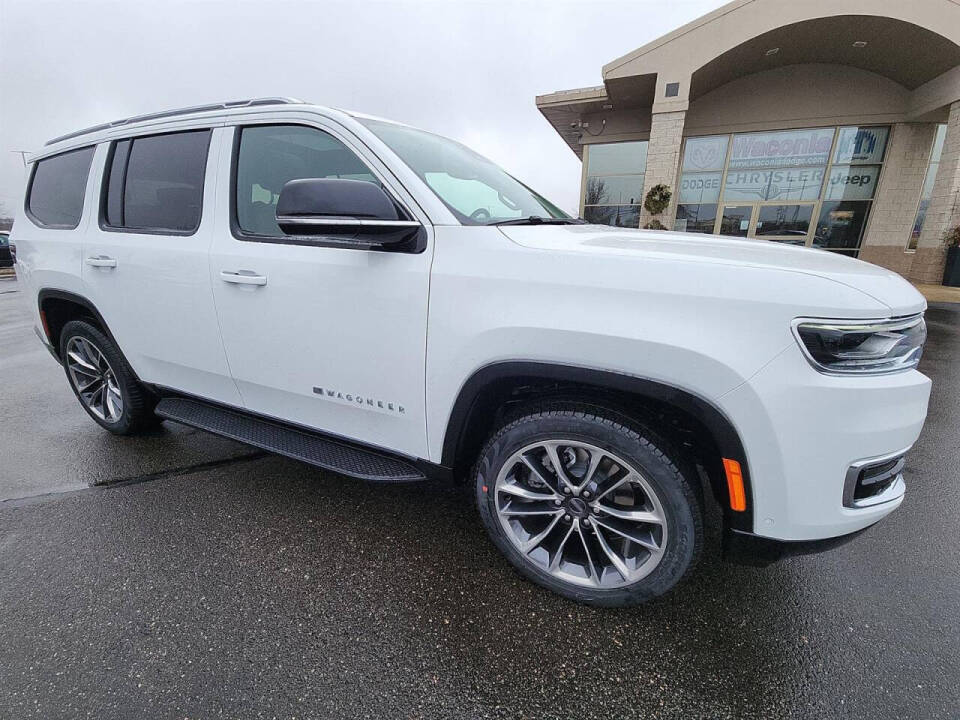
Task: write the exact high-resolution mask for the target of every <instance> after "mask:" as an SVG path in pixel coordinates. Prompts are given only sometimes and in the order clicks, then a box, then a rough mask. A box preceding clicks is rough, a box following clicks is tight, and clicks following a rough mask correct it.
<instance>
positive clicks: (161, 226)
mask: <svg viewBox="0 0 960 720" xmlns="http://www.w3.org/2000/svg"><path fill="white" fill-rule="evenodd" d="M209 144H210V131H209V130H191V131H189V132H181V133H171V134H168V135H153V136H150V137H138V138H133V139H132V140H121V141H118V142H117V143H115V145H114V149H113V154H112V157H111V161H110V165H109V171H108V175H107V178H106V182H105V186H106V188H107V193H106V199H105V202H104V221H105V222H106V224H107V225H109V226H111V227H116V228H124V229H128V230H148V231H154V232H157V231H159V232H164V231H166V232H176V233H190V232H193V231H195V230H196V229H197V227H198V226H199V225H200V213H201V209H202V206H203V179H204V175H205V173H206V168H207V148H208V146H209Z"/></svg>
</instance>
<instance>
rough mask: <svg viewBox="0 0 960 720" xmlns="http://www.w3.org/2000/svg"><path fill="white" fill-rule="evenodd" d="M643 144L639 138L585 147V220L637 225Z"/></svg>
mask: <svg viewBox="0 0 960 720" xmlns="http://www.w3.org/2000/svg"><path fill="white" fill-rule="evenodd" d="M647 145H648V143H647V142H646V141H642V142H622V143H603V144H596V145H589V146H587V148H586V152H587V182H586V187H585V188H584V195H583V217H584V219H585V220H587V221H588V222H592V223H598V224H602V225H616V226H618V227H639V226H640V205H641V203H642V202H643V180H644V174H645V173H646V169H647Z"/></svg>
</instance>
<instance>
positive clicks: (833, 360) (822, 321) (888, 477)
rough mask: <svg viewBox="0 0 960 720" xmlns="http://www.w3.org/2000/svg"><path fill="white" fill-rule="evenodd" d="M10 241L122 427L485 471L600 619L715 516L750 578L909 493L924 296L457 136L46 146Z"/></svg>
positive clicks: (524, 568) (545, 581) (247, 117)
mask: <svg viewBox="0 0 960 720" xmlns="http://www.w3.org/2000/svg"><path fill="white" fill-rule="evenodd" d="M14 237H15V238H16V240H17V243H18V245H19V247H20V258H19V263H18V269H19V270H20V272H21V275H22V277H23V280H24V283H25V286H26V294H27V296H28V297H29V298H30V302H31V305H32V307H33V311H34V323H35V328H36V332H37V335H38V336H39V337H40V339H41V341H42V342H43V343H45V344H46V345H47V347H48V348H49V350H50V352H51V353H52V354H53V356H54V357H55V358H56V359H57V361H58V362H60V363H62V364H63V366H64V370H65V372H66V376H67V379H68V381H69V383H70V386H71V387H72V388H73V390H74V392H75V394H76V396H77V398H78V399H79V401H80V403H81V404H82V406H83V408H84V409H85V410H86V411H87V413H89V415H90V416H91V417H92V418H93V419H94V420H95V421H96V422H97V423H99V424H100V425H101V426H103V427H104V428H106V429H107V430H109V431H110V432H113V433H116V434H118V435H127V434H132V433H136V432H139V431H141V430H143V429H144V428H147V427H149V426H150V425H151V424H153V423H155V422H157V421H158V418H161V419H167V420H172V421H176V422H181V423H186V424H188V425H192V426H195V427H199V428H203V429H205V430H209V431H211V432H214V433H219V434H221V435H224V436H227V437H230V438H235V439H237V440H241V441H244V442H247V443H250V444H252V445H256V446H258V447H262V448H266V449H268V450H272V451H274V452H278V453H281V454H283V455H287V456H290V457H293V458H297V459H299V460H302V461H304V462H308V463H312V464H314V465H317V466H320V467H323V468H326V469H329V470H334V471H336V472H339V473H342V474H345V475H351V476H354V477H357V478H362V479H364V480H367V481H375V482H385V483H395V482H408V481H415V480H422V479H424V478H427V477H437V478H450V479H464V478H465V479H467V481H468V482H470V483H471V485H472V494H473V501H474V502H475V503H476V506H477V508H478V510H479V514H480V519H481V520H482V522H483V524H484V526H485V527H486V530H487V532H488V533H489V535H490V538H491V539H492V541H493V542H494V544H495V545H496V546H497V547H498V548H499V549H500V550H501V551H502V552H503V553H504V555H505V556H506V557H507V558H508V559H509V561H510V562H511V563H513V565H514V566H515V567H516V568H517V569H518V570H519V571H520V572H521V573H523V574H524V575H525V576H526V577H528V578H530V579H531V580H533V581H534V582H537V583H539V584H541V585H543V586H545V587H547V588H550V589H552V590H554V591H556V592H558V593H560V594H562V595H564V596H566V597H569V598H573V599H576V600H579V601H582V602H587V603H593V604H597V605H608V606H610V605H629V604H635V603H639V602H643V601H646V600H649V599H651V598H654V597H657V596H659V595H662V594H663V593H665V592H667V591H668V590H670V589H671V588H673V587H674V586H675V585H676V584H677V583H678V582H679V581H680V580H681V579H682V578H684V577H685V576H686V575H687V574H688V573H689V572H690V571H691V569H692V568H693V567H694V565H695V564H696V562H697V559H698V557H699V556H700V554H701V550H702V548H703V546H704V543H705V542H706V539H707V537H708V535H707V534H706V533H705V531H704V518H705V517H706V516H707V513H706V510H707V507H708V505H710V504H713V505H715V506H718V507H719V509H720V511H721V513H722V517H723V548H722V550H723V554H724V556H725V557H727V558H729V559H733V560H740V561H746V562H753V563H757V564H763V563H767V562H770V561H772V560H774V559H776V558H778V557H781V556H783V555H785V554H792V553H797V552H809V551H812V550H815V549H823V548H826V547H831V546H833V545H836V544H838V543H839V542H843V541H845V540H847V539H849V538H851V537H853V536H854V535H855V534H856V533H857V532H859V531H860V530H863V529H864V528H867V527H869V526H870V525H872V524H874V523H876V522H877V521H879V520H880V519H882V518H883V517H885V516H886V515H888V514H889V513H891V512H892V511H893V510H895V509H896V508H897V507H898V506H899V505H900V503H901V502H902V501H903V498H904V492H905V484H904V477H903V468H904V464H905V460H904V458H905V455H906V453H907V451H908V450H909V449H910V447H911V446H912V445H913V443H914V441H915V440H916V439H917V436H918V435H919V433H920V430H921V427H922V426H923V423H924V419H925V417H926V412H927V400H928V396H929V392H930V381H929V380H928V379H927V378H926V377H924V376H923V375H921V374H920V373H919V372H918V371H917V370H916V367H917V363H918V362H919V360H920V355H921V352H922V349H923V344H924V340H925V337H926V330H925V325H924V320H923V312H924V310H925V307H926V304H925V302H924V299H923V297H922V296H921V295H920V294H919V293H918V292H917V291H916V290H915V289H914V288H913V287H912V286H911V285H910V284H909V283H907V282H906V281H905V280H903V279H902V278H901V277H900V276H898V275H896V274H895V273H893V272H890V271H888V270H885V269H882V268H878V267H875V266H872V265H868V264H866V263H863V262H860V261H857V260H854V259H851V258H847V257H841V256H838V255H834V254H831V253H825V252H817V251H815V250H810V249H806V248H797V247H791V246H785V245H783V244H781V243H772V242H764V241H760V240H746V239H739V238H726V237H711V236H696V237H691V236H689V235H686V234H677V233H667V232H655V231H647V230H638V229H624V228H611V227H607V226H599V225H588V224H586V223H584V222H583V221H582V220H578V219H575V218H572V217H570V216H568V215H567V214H566V213H564V212H562V211H561V210H559V209H558V208H557V207H556V206H554V205H553V204H551V203H550V202H548V201H547V200H545V199H544V198H543V197H541V196H540V195H538V194H537V193H535V192H533V191H532V190H530V189H529V188H528V187H526V186H525V185H523V184H522V183H520V182H518V181H517V180H516V179H514V178H513V177H511V176H510V175H508V174H507V173H506V172H504V171H503V170H502V169H500V168H499V167H497V166H496V165H494V164H493V163H491V162H489V161H488V160H485V159H484V158H482V157H480V156H479V155H477V154H476V153H474V152H472V151H471V150H469V149H467V148H466V147H464V146H462V145H460V144H459V143H456V142H453V141H451V140H447V139H445V138H442V137H439V136H437V135H433V134H431V133H428V132H424V131H421V130H417V129H415V128H411V127H408V126H405V125H401V124H398V123H394V122H390V121H386V120H381V119H377V118H372V117H369V116H365V115H361V114H355V113H347V112H342V111H338V110H331V109H329V108H323V107H318V106H313V105H306V104H303V103H299V102H296V101H289V100H283V99H263V100H251V101H243V102H240V103H223V104H215V105H210V106H205V107H201V108H192V109H188V110H183V111H168V112H164V113H158V114H156V115H153V116H145V117H140V118H132V119H130V120H126V121H119V122H115V123H110V124H108V125H103V126H99V127H96V128H91V129H89V130H84V131H80V132H77V133H73V134H71V135H68V136H64V137H62V138H58V139H56V140H53V141H51V142H50V143H48V144H47V146H46V147H45V148H44V149H43V150H41V151H40V152H39V153H38V154H37V155H35V156H34V157H33V158H32V159H31V176H30V182H29V184H28V188H27V195H26V202H25V203H24V206H23V208H22V209H21V211H20V213H19V215H18V217H17V220H16V224H15V226H14ZM433 511H434V510H432V509H431V508H430V507H429V506H425V507H424V508H423V514H424V522H429V515H430V513H431V512H433ZM371 523H373V524H376V521H375V520H373V519H371ZM357 561H358V562H362V561H363V557H362V555H361V554H358V556H357ZM452 582H455V581H453V580H452ZM447 591H448V592H455V588H453V587H451V588H449V589H448V590H447ZM438 592H443V590H442V589H438Z"/></svg>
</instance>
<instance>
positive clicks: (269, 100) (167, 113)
mask: <svg viewBox="0 0 960 720" xmlns="http://www.w3.org/2000/svg"><path fill="white" fill-rule="evenodd" d="M302 103H303V100H297V99H295V98H288V97H263V98H250V99H248V100H231V101H229V102H221V103H210V104H209V105H194V106H192V107H185V108H177V109H176V110H163V111H162V112H155V113H149V114H147V115H134V116H133V117H128V118H124V119H123V120H114V121H113V122H108V123H101V124H100V125H94V126H93V127H88V128H85V129H83V130H77V131H76V132H72V133H67V134H66V135H61V136H60V137H55V138H53V140H47V142H45V143H44V146H46V145H53V144H54V143H58V142H60V141H62V140H69V139H70V138H75V137H80V136H81V135H87V134H88V133H93V132H98V131H99V130H109V129H110V128H114V127H120V126H122V125H131V124H132V123H136V122H142V121H144V120H158V119H160V118H169V117H176V116H177V115H190V114H192V113H198V112H209V111H211V110H229V109H230V108H239V107H257V106H259V105H300V104H302Z"/></svg>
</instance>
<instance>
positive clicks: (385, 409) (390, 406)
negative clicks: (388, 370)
mask: <svg viewBox="0 0 960 720" xmlns="http://www.w3.org/2000/svg"><path fill="white" fill-rule="evenodd" d="M313 392H314V394H316V395H319V396H321V397H322V398H323V399H324V400H332V401H333V402H339V403H342V404H344V405H353V406H354V407H362V408H363V409H364V410H376V411H378V412H382V413H387V414H388V415H403V414H405V413H406V412H407V411H406V408H404V407H403V405H401V404H400V403H395V402H388V401H386V400H377V399H376V398H372V397H367V396H366V395H355V394H353V393H344V392H340V391H339V390H332V389H330V388H322V387H315V388H314V389H313Z"/></svg>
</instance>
